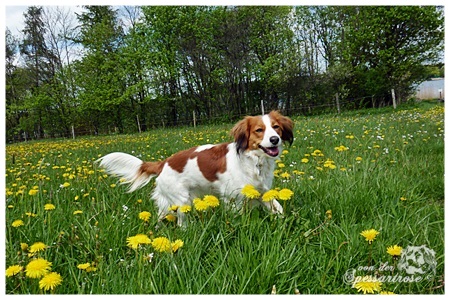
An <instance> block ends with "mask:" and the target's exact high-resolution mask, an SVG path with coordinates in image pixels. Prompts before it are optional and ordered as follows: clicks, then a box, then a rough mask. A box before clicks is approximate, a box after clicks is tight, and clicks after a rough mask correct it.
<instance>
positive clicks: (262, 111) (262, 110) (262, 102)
mask: <svg viewBox="0 0 450 300" xmlns="http://www.w3.org/2000/svg"><path fill="white" fill-rule="evenodd" d="M261 114H262V115H264V100H261Z"/></svg>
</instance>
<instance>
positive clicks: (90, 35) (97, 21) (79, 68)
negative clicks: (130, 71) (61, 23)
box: [75, 6, 126, 133]
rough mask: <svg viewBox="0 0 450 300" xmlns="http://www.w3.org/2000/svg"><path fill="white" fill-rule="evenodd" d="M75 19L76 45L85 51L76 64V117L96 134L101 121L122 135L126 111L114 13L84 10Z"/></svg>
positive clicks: (105, 9)
mask: <svg viewBox="0 0 450 300" xmlns="http://www.w3.org/2000/svg"><path fill="white" fill-rule="evenodd" d="M84 8H85V9H86V11H85V12H83V13H81V14H79V15H77V18H78V20H79V22H80V23H81V25H80V33H79V36H78V37H77V39H76V40H77V41H78V42H80V43H81V45H82V46H83V47H84V49H85V55H84V57H83V59H82V60H81V61H79V62H77V63H76V65H75V67H76V74H77V86H78V90H77V93H78V99H79V101H80V103H81V106H80V107H79V109H80V113H81V114H84V115H85V116H89V118H90V120H91V124H90V125H91V126H93V127H94V130H95V133H98V130H99V126H100V125H105V124H102V122H103V120H107V121H108V120H110V121H111V123H110V124H106V125H113V126H114V127H116V128H117V129H118V130H119V132H123V129H124V123H123V122H124V120H125V118H124V117H123V113H124V111H126V108H124V106H125V100H126V99H125V98H124V97H123V95H124V90H125V85H124V82H125V81H124V78H123V77H122V72H121V68H120V67H119V66H120V57H119V49H120V47H121V46H122V44H123V29H122V26H121V23H120V21H119V20H118V18H117V11H116V10H114V9H113V8H112V7H111V6H84Z"/></svg>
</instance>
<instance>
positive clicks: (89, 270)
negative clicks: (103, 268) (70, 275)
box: [85, 266, 97, 273]
mask: <svg viewBox="0 0 450 300" xmlns="http://www.w3.org/2000/svg"><path fill="white" fill-rule="evenodd" d="M85 271H86V272H87V273H89V272H95V271H97V268H96V267H93V266H90V267H87V268H86V270H85Z"/></svg>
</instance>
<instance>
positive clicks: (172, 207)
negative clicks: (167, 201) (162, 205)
mask: <svg viewBox="0 0 450 300" xmlns="http://www.w3.org/2000/svg"><path fill="white" fill-rule="evenodd" d="M177 209H178V205H175V204H174V205H172V206H170V207H169V210H171V211H177Z"/></svg>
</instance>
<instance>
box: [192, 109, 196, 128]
mask: <svg viewBox="0 0 450 300" xmlns="http://www.w3.org/2000/svg"><path fill="white" fill-rule="evenodd" d="M192 119H193V120H194V128H196V127H197V122H196V120H195V110H193V111H192Z"/></svg>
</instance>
